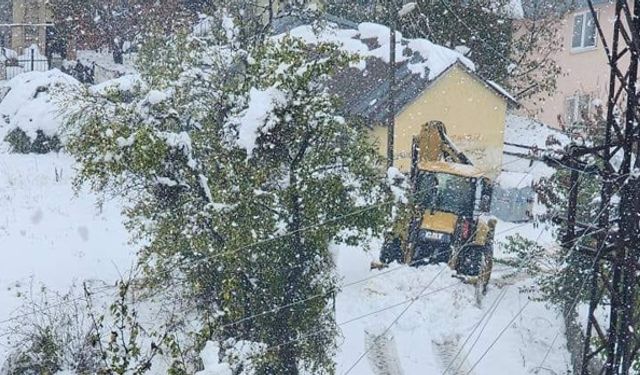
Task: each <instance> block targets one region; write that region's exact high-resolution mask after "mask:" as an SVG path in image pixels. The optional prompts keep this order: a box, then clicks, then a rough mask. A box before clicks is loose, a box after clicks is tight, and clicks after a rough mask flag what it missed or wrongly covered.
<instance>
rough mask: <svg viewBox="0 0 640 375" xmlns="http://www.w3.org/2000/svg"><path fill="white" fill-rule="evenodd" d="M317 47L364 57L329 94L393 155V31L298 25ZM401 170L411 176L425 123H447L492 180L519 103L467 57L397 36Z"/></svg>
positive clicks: (336, 23) (334, 81) (296, 31)
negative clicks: (512, 110)
mask: <svg viewBox="0 0 640 375" xmlns="http://www.w3.org/2000/svg"><path fill="white" fill-rule="evenodd" d="M287 34H288V35H290V36H292V37H297V38H302V39H303V40H305V41H307V42H308V43H310V44H317V43H319V42H328V43H335V44H338V45H340V46H341V49H342V50H344V51H346V52H349V53H352V54H354V55H357V56H359V57H360V58H361V59H360V61H358V62H357V63H354V64H353V65H352V66H350V67H349V68H348V69H344V70H343V71H341V72H339V73H337V74H335V75H334V76H333V77H332V78H331V80H330V82H329V87H330V91H331V92H332V93H334V94H336V95H337V96H338V97H339V98H340V101H341V102H342V103H341V109H342V111H343V112H344V115H345V116H346V117H350V118H357V119H360V120H361V122H362V123H363V124H365V126H367V127H368V128H369V129H370V132H371V136H372V137H373V139H374V140H375V141H376V142H377V143H378V145H379V148H380V153H381V154H382V155H384V156H386V155H387V153H386V151H387V150H386V148H387V123H388V118H389V112H388V108H389V98H390V95H389V76H390V71H391V70H390V68H389V67H390V64H389V61H390V60H389V54H390V38H389V36H390V31H389V28H387V27H386V26H383V25H379V24H374V23H361V24H356V23H352V22H349V21H345V20H341V19H337V18H334V19H331V18H329V20H328V21H327V23H326V25H324V26H320V27H319V26H318V25H313V26H312V25H304V24H302V25H298V26H295V27H291V28H289V29H288V30H287ZM395 48H396V65H395V69H394V71H395V81H396V90H395V95H394V97H395V100H394V101H395V108H396V113H394V117H395V127H394V129H395V136H394V143H393V144H394V154H395V155H394V165H395V166H396V167H398V168H399V169H400V170H401V171H402V172H408V171H409V169H410V165H411V160H410V158H411V147H412V140H413V137H414V136H416V135H418V133H419V131H420V127H421V125H422V124H424V123H426V122H429V121H431V120H439V121H442V122H443V123H444V124H445V126H446V128H447V131H448V136H449V138H451V139H452V140H453V142H454V143H455V145H456V146H457V147H458V148H459V149H460V151H462V152H463V153H465V154H466V155H467V157H468V158H469V159H470V160H471V162H472V163H473V164H474V165H475V166H476V167H477V168H478V169H480V170H482V171H484V172H486V175H487V176H489V177H492V178H495V177H496V176H497V175H498V174H499V173H500V171H501V169H502V151H503V141H504V130H505V120H506V115H507V109H508V108H509V107H510V106H516V105H517V103H516V101H515V100H514V99H513V98H512V97H511V96H510V95H509V94H508V93H507V92H506V91H505V90H504V89H502V88H501V87H500V86H498V85H497V84H495V83H493V82H491V81H488V80H485V79H483V78H481V77H480V76H479V75H478V74H476V73H475V65H474V64H473V62H472V61H470V60H469V59H468V58H466V57H465V56H464V55H462V54H461V53H459V52H457V51H455V50H451V49H449V48H446V47H443V46H439V45H436V44H434V43H431V42H430V41H428V40H426V39H406V38H403V37H402V35H401V34H400V33H399V32H398V33H397V35H396V46H395Z"/></svg>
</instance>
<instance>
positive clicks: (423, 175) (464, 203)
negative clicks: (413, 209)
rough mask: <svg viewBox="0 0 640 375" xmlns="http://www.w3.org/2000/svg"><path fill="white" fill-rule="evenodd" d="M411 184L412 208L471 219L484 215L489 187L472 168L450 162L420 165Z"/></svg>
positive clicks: (489, 184) (489, 202)
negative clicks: (416, 207)
mask: <svg viewBox="0 0 640 375" xmlns="http://www.w3.org/2000/svg"><path fill="white" fill-rule="evenodd" d="M420 164H421V165H420V167H419V168H418V169H417V173H415V175H414V178H415V181H414V183H413V187H414V194H415V198H416V205H417V206H418V207H419V208H420V209H421V210H425V211H432V212H434V211H439V212H446V213H451V214H454V215H456V216H462V217H468V218H471V217H474V216H478V215H480V214H483V213H488V212H489V208H490V206H491V196H492V193H493V191H492V184H491V181H490V180H489V179H488V178H486V177H478V176H480V174H479V173H478V172H477V171H475V168H474V167H472V166H467V165H455V164H452V163H439V162H429V163H420Z"/></svg>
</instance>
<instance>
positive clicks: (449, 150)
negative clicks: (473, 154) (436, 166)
mask: <svg viewBox="0 0 640 375" xmlns="http://www.w3.org/2000/svg"><path fill="white" fill-rule="evenodd" d="M414 143H415V144H416V145H417V146H419V149H418V150H417V151H418V152H416V153H414V155H415V154H418V155H415V156H414V157H418V159H419V161H421V162H430V161H448V162H453V163H458V164H468V165H470V164H472V163H471V161H470V160H469V158H467V157H466V156H465V155H464V153H462V152H461V151H460V150H458V149H457V148H456V146H455V145H454V144H453V142H452V141H451V139H449V137H448V136H447V130H446V128H445V126H444V124H443V123H442V122H441V121H429V122H428V123H426V124H424V125H422V128H421V129H420V135H419V137H418V138H417V140H416V139H414Z"/></svg>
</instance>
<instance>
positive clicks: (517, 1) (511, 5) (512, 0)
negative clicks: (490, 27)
mask: <svg viewBox="0 0 640 375" xmlns="http://www.w3.org/2000/svg"><path fill="white" fill-rule="evenodd" d="M494 6H497V7H499V9H497V11H496V13H498V14H500V15H503V16H505V17H508V18H511V19H514V20H520V19H523V18H524V8H523V7H522V0H509V2H507V3H506V4H504V5H500V3H499V2H497V3H495V4H494Z"/></svg>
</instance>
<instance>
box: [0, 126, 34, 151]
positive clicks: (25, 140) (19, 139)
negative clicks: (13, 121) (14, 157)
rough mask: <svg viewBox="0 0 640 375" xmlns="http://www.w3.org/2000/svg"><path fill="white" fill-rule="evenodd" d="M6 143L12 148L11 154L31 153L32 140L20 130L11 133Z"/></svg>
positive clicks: (16, 129) (5, 139)
mask: <svg viewBox="0 0 640 375" xmlns="http://www.w3.org/2000/svg"><path fill="white" fill-rule="evenodd" d="M4 141H5V142H7V143H8V144H9V146H10V147H11V152H15V153H18V154H28V153H29V152H30V151H31V138H29V136H28V135H27V133H25V132H24V131H23V130H22V129H20V128H15V129H13V130H12V131H10V132H9V133H8V134H7V136H6V137H5V138H4Z"/></svg>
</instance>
